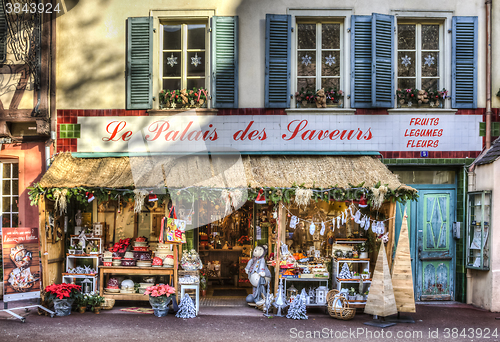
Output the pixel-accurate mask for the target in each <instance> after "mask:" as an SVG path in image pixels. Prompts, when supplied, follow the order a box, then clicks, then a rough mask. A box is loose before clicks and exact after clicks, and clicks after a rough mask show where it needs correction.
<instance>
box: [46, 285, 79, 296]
mask: <svg viewBox="0 0 500 342" xmlns="http://www.w3.org/2000/svg"><path fill="white" fill-rule="evenodd" d="M81 290H82V287H81V286H80V285H75V284H52V285H49V286H47V287H45V294H46V298H47V299H50V300H54V299H56V298H57V299H73V300H74V299H77V298H78V297H79V296H80V293H81Z"/></svg>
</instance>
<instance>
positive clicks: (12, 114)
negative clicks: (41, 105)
mask: <svg viewBox="0 0 500 342" xmlns="http://www.w3.org/2000/svg"><path fill="white" fill-rule="evenodd" d="M32 111H33V109H4V110H0V120H4V121H14V122H16V121H19V122H23V121H34V120H35V118H33V117H32V116H31V112H32Z"/></svg>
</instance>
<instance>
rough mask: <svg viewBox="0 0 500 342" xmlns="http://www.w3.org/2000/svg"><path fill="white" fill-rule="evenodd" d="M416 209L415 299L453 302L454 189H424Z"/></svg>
mask: <svg viewBox="0 0 500 342" xmlns="http://www.w3.org/2000/svg"><path fill="white" fill-rule="evenodd" d="M419 196H420V197H419V199H418V202H417V204H416V207H417V222H416V224H417V232H416V237H417V239H416V247H417V251H416V252H417V255H416V256H417V258H416V262H415V266H416V278H414V279H415V280H416V289H415V292H416V297H417V298H416V299H417V300H421V301H427V300H453V299H454V275H455V243H454V240H453V238H452V232H451V227H452V223H453V221H454V218H455V190H421V191H419Z"/></svg>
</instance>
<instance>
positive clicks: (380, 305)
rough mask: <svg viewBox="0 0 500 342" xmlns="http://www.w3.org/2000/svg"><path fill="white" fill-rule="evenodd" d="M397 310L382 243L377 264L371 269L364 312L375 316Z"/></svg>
mask: <svg viewBox="0 0 500 342" xmlns="http://www.w3.org/2000/svg"><path fill="white" fill-rule="evenodd" d="M397 312H398V310H397V308H396V300H395V299H394V291H393V289H392V281H391V273H390V271H389V264H388V263H387V257H386V256H385V247H384V244H383V243H381V244H380V250H379V252H378V257H377V264H376V265H375V270H374V271H373V278H372V284H371V285H370V292H369V293H368V300H367V301H366V306H365V313H367V314H370V315H377V316H382V317H386V316H390V315H394V314H396V313H397Z"/></svg>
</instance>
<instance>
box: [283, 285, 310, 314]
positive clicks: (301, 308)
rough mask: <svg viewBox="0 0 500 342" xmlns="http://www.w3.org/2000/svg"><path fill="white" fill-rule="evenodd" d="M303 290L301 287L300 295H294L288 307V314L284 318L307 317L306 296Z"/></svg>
mask: <svg viewBox="0 0 500 342" xmlns="http://www.w3.org/2000/svg"><path fill="white" fill-rule="evenodd" d="M305 296H306V294H305V290H304V289H302V292H301V293H300V296H296V297H295V299H294V300H293V302H292V304H290V308H289V309H288V314H287V315H286V318H290V319H308V317H307V315H306V304H305V301H306V298H305Z"/></svg>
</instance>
